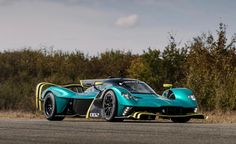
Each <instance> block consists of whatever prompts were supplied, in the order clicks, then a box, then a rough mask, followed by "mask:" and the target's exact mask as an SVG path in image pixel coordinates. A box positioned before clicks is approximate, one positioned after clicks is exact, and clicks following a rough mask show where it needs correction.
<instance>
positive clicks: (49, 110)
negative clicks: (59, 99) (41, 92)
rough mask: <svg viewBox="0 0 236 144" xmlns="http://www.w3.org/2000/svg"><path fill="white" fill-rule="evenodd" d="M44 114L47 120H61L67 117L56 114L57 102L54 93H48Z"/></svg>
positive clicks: (44, 104) (45, 99)
mask: <svg viewBox="0 0 236 144" xmlns="http://www.w3.org/2000/svg"><path fill="white" fill-rule="evenodd" d="M43 107H44V116H45V117H46V119H47V120H50V121H61V120H63V119H64V118H65V117H64V116H55V115H56V102H55V98H54V95H53V94H52V93H47V95H46V96H45V98H44V103H43Z"/></svg>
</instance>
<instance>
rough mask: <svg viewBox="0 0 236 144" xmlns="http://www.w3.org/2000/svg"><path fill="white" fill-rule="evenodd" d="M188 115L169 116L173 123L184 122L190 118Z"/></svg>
mask: <svg viewBox="0 0 236 144" xmlns="http://www.w3.org/2000/svg"><path fill="white" fill-rule="evenodd" d="M190 119H191V118H189V117H179V118H171V120H172V121H173V122H175V123H186V122H188V121H189V120H190Z"/></svg>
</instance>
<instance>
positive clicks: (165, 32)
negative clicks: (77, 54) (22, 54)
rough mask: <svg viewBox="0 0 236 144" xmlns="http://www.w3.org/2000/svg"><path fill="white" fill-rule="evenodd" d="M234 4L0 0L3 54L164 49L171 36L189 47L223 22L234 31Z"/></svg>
mask: <svg viewBox="0 0 236 144" xmlns="http://www.w3.org/2000/svg"><path fill="white" fill-rule="evenodd" d="M235 6H236V1H235V0H0V51H3V50H19V49H23V48H29V47H30V48H32V49H40V48H53V49H54V50H62V51H66V52H72V51H75V50H79V51H81V52H84V53H86V54H89V55H96V54H99V53H101V52H104V51H107V50H111V49H113V50H123V51H131V52H132V53H139V54H140V53H142V52H143V50H146V49H147V48H149V47H151V48H153V49H160V50H163V49H164V47H165V46H166V45H167V44H168V36H169V33H172V34H174V35H175V38H176V41H177V42H180V43H181V44H185V43H186V42H189V41H191V40H192V38H193V37H195V36H199V35H201V34H202V33H203V32H209V31H210V32H212V33H215V31H216V29H217V28H218V25H219V23H220V22H223V23H225V24H226V25H227V36H228V37H229V38H230V37H231V36H232V35H233V34H234V33H235V32H236V16H235V15H236V9H235Z"/></svg>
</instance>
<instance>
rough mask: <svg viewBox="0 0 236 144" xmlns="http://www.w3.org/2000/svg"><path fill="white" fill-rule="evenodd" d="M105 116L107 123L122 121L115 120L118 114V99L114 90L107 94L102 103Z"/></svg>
mask: <svg viewBox="0 0 236 144" xmlns="http://www.w3.org/2000/svg"><path fill="white" fill-rule="evenodd" d="M102 107H103V116H104V118H105V120H106V121H110V122H112V121H113V122H114V121H119V120H121V121H122V119H115V115H116V113H117V99H116V96H115V94H114V92H113V91H112V90H109V91H108V92H106V94H105V95H104V97H103V101H102Z"/></svg>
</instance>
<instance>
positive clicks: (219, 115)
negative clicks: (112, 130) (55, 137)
mask: <svg viewBox="0 0 236 144" xmlns="http://www.w3.org/2000/svg"><path fill="white" fill-rule="evenodd" d="M203 114H204V115H206V116H207V117H208V118H207V119H206V120H195V119H194V120H191V121H192V122H201V123H236V111H233V112H203ZM0 118H19V119H21V118H24V119H43V118H44V116H43V114H42V113H34V112H22V111H0ZM160 121H162V120H160Z"/></svg>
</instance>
